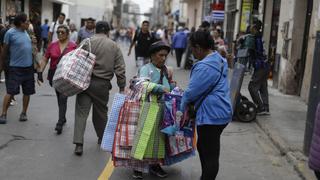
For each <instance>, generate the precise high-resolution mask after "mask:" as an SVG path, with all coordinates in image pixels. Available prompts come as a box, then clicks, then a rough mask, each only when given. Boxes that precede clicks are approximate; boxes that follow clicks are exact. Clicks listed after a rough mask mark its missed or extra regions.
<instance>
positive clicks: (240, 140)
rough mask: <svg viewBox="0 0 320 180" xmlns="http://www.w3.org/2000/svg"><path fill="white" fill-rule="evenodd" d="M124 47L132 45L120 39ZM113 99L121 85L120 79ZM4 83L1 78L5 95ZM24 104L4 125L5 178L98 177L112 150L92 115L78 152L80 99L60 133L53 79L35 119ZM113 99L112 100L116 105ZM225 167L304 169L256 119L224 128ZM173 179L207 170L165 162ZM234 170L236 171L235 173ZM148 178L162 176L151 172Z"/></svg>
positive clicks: (272, 172) (39, 97) (34, 107)
mask: <svg viewBox="0 0 320 180" xmlns="http://www.w3.org/2000/svg"><path fill="white" fill-rule="evenodd" d="M120 45H121V50H122V51H123V52H124V54H125V52H127V51H128V47H127V46H125V45H123V44H120ZM125 62H126V72H127V76H128V77H133V76H134V75H135V74H136V72H137V68H136V67H135V65H134V63H135V62H134V59H133V56H130V57H128V56H125ZM167 62H168V65H171V66H174V60H173V56H172V55H169V57H168V60H167ZM174 73H175V75H174V78H175V79H176V81H177V82H178V83H179V85H180V86H181V87H182V88H185V87H186V84H187V83H188V76H189V73H190V71H187V70H183V69H178V68H176V67H175V68H174ZM112 84H113V89H112V91H111V93H110V99H112V98H113V95H114V93H116V92H117V91H118V90H117V88H116V82H115V80H113V81H112ZM4 88H5V86H4V84H3V83H1V84H0V89H1V92H2V93H1V95H3V92H4ZM16 100H17V103H18V105H16V106H12V107H10V109H9V113H8V123H7V125H5V126H0V159H1V161H0V167H1V168H0V179H3V180H14V179H24V180H42V179H48V180H49V179H50V180H51V179H52V180H55V179H61V180H62V179H63V180H69V179H70V180H71V179H74V180H89V179H97V178H98V177H99V176H100V174H101V173H102V172H103V170H104V168H105V166H106V164H107V163H108V161H109V159H110V157H111V154H110V153H108V152H104V151H102V150H101V149H100V146H99V145H97V137H96V135H95V132H94V129H93V126H92V121H91V120H90V119H91V118H90V117H89V120H88V123H87V129H86V133H85V135H86V136H85V145H84V153H83V155H82V157H77V156H75V155H74V154H73V148H74V146H73V144H72V136H73V128H74V127H73V126H74V106H75V105H74V103H75V102H74V101H75V98H74V97H71V98H70V101H69V102H68V111H67V123H66V125H65V128H64V132H63V134H61V135H56V133H55V131H54V124H55V122H56V114H57V109H56V97H55V95H54V90H52V88H51V87H50V86H49V85H48V83H46V82H45V83H44V84H42V86H37V87H36V94H35V95H34V96H33V98H32V99H31V102H30V112H29V118H30V120H29V121H27V122H19V121H18V118H17V115H18V114H19V112H20V110H21V109H20V106H19V104H21V96H17V97H16ZM111 103H112V101H109V106H111ZM222 142H223V143H222V148H221V162H220V163H221V173H219V175H218V178H217V179H219V180H223V179H228V180H240V179H241V180H244V179H245V180H258V179H259V180H263V179H277V180H289V179H290V180H299V179H300V178H299V176H298V174H297V173H296V172H295V171H294V170H293V167H292V166H291V165H290V164H288V162H287V161H286V159H285V158H284V157H283V156H281V154H280V152H279V151H278V150H277V149H276V148H275V147H274V145H273V144H272V143H271V142H270V140H269V139H268V138H267V136H266V135H265V134H264V133H263V131H262V130H261V129H260V128H259V127H258V126H257V125H256V124H255V123H241V122H232V123H231V124H230V125H229V126H228V127H227V129H226V130H225V131H224V132H223V134H222ZM164 168H165V169H166V170H167V172H168V174H169V175H168V178H167V179H168V180H195V179H198V178H199V176H200V173H201V167H200V163H199V158H198V156H195V157H192V158H190V159H188V160H186V161H183V162H181V163H178V164H176V165H174V166H169V167H164ZM230 172H232V173H230ZM111 173H112V175H111V177H110V180H125V179H131V171H130V170H129V169H125V168H114V169H113V172H111ZM145 179H147V180H149V179H150V180H151V179H158V178H157V177H155V176H152V175H146V176H145Z"/></svg>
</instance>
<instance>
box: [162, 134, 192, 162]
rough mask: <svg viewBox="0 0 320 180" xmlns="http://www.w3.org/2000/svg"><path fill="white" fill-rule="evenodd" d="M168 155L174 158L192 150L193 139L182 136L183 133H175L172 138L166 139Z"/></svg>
mask: <svg viewBox="0 0 320 180" xmlns="http://www.w3.org/2000/svg"><path fill="white" fill-rule="evenodd" d="M168 145H169V155H170V156H175V155H177V154H181V153H183V152H186V151H190V150H192V148H193V138H192V137H187V136H185V135H184V132H183V131H177V132H176V134H175V135H174V136H169V137H168Z"/></svg>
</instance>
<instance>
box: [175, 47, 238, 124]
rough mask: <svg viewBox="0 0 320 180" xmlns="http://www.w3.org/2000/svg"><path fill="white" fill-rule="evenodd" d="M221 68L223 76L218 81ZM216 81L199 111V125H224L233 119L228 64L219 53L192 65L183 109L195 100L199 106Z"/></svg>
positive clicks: (182, 103)
mask: <svg viewBox="0 0 320 180" xmlns="http://www.w3.org/2000/svg"><path fill="white" fill-rule="evenodd" d="M222 67H223V68H222ZM221 69H223V72H222V76H221V79H220V81H219V82H218V83H217V81H218V80H219V77H220V75H221ZM216 83H217V85H216V86H215V88H214V89H213V90H212V91H211V93H209V95H208V96H207V97H206V98H205V99H204V100H203V102H202V104H201V105H200V107H199V109H198V111H197V117H196V124H197V125H198V126H201V125H223V124H227V123H229V122H230V121H231V119H232V104H231V98H230V88H229V82H228V64H227V61H226V60H225V59H224V58H223V57H221V56H220V55H219V53H217V52H214V53H213V54H210V55H208V56H207V57H206V58H204V59H203V60H201V61H199V62H197V63H196V64H195V65H194V66H193V67H192V70H191V74H190V82H189V85H188V88H187V89H186V91H185V92H184V94H183V97H182V102H181V109H182V110H184V109H185V107H186V106H187V105H188V104H189V103H191V102H195V105H196V106H198V105H199V100H200V99H201V97H202V96H203V95H204V94H205V92H206V91H207V90H208V89H209V88H210V87H212V86H213V85H215V84H216Z"/></svg>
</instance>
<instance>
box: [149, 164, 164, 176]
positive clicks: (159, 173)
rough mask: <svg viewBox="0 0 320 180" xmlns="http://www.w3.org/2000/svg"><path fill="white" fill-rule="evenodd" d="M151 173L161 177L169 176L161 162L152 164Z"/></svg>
mask: <svg viewBox="0 0 320 180" xmlns="http://www.w3.org/2000/svg"><path fill="white" fill-rule="evenodd" d="M150 173H151V174H153V175H155V176H158V177H160V178H165V177H167V176H168V173H166V172H165V171H164V170H163V169H162V168H161V166H160V165H159V164H157V165H152V166H150Z"/></svg>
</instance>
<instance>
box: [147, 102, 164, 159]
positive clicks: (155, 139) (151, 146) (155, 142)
mask: <svg viewBox="0 0 320 180" xmlns="http://www.w3.org/2000/svg"><path fill="white" fill-rule="evenodd" d="M158 105H159V111H158V113H157V118H156V119H155V125H154V127H153V129H152V132H151V136H150V140H149V142H148V145H147V149H146V152H145V154H144V158H156V159H163V158H164V156H165V135H164V134H163V133H161V132H160V128H159V126H160V122H161V121H162V119H163V109H164V104H163V103H159V104H158Z"/></svg>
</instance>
